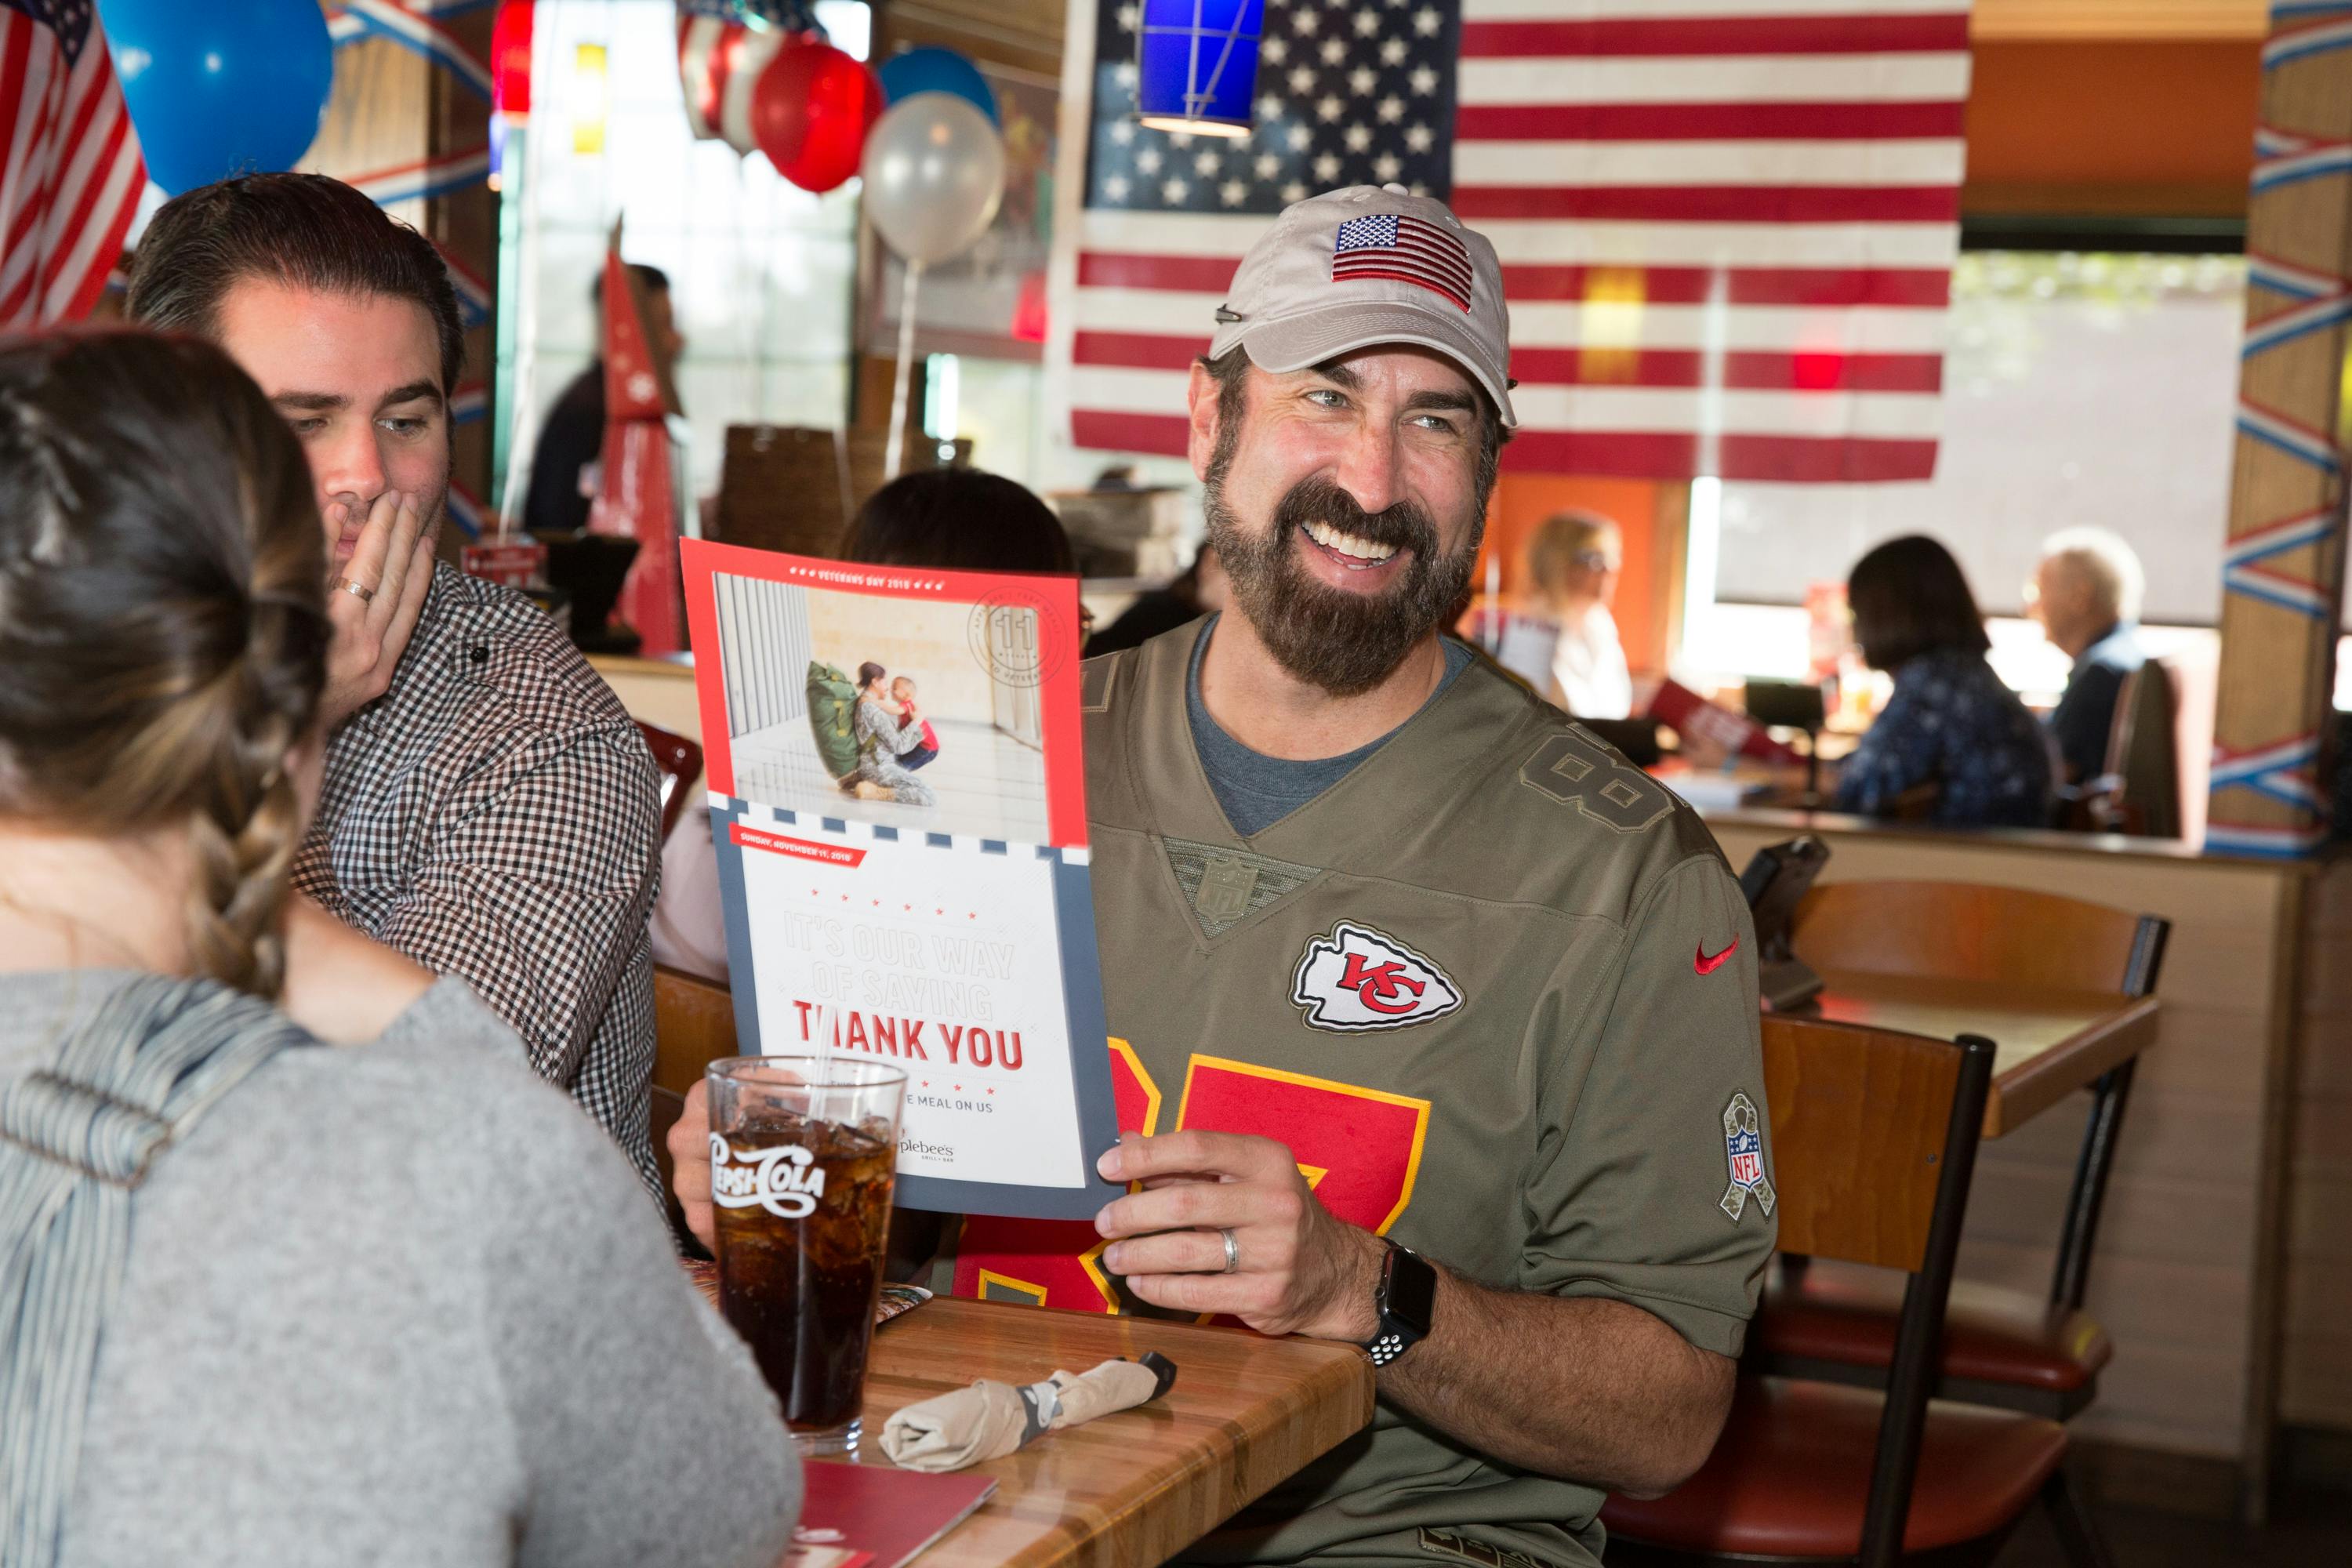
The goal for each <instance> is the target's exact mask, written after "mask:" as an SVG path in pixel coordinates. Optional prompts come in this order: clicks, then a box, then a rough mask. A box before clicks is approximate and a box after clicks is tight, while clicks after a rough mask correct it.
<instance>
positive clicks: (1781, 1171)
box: [1764, 1014, 1993, 1568]
mask: <svg viewBox="0 0 2352 1568" xmlns="http://www.w3.org/2000/svg"><path fill="white" fill-rule="evenodd" d="M1992 1058H1993V1045H1992V1042H1991V1041H1990V1040H1988V1039H1983V1038H1981V1037H1977V1036H1973V1035H1964V1036H1962V1037H1960V1038H1959V1039H1958V1040H1957V1041H1945V1040H1937V1039H1930V1038H1927V1037H1925V1036H1921V1035H1906V1034H1901V1033H1898V1032H1896V1031H1894V1030H1891V1029H1864V1028H1856V1027H1854V1026H1850V1025H1845V1024H1832V1023H1825V1022H1822V1021H1820V1020H1818V1019H1811V1018H1799V1017H1791V1016H1787V1015H1783V1014H1768V1015H1767V1016H1765V1018H1764V1093H1765V1096H1766V1098H1767V1099H1768V1100H1769V1101H1770V1104H1771V1111H1772V1150H1771V1154H1772V1171H1771V1175H1772V1177H1773V1179H1774V1182H1775V1184H1776V1187H1777V1189H1778V1194H1779V1200H1780V1246H1781V1247H1782V1248H1783V1249H1784V1250H1787V1251H1790V1252H1797V1253H1804V1254H1808V1255H1810V1256H1812V1257H1817V1258H1841V1259H1843V1260H1846V1261H1849V1262H1854V1263H1865V1264H1872V1265H1874V1266H1876V1267H1879V1268H1899V1269H1902V1270H1903V1271H1904V1272H1905V1273H1906V1274H1907V1275H1909V1276H1910V1281H1909V1284H1908V1286H1907V1287H1906V1289H1905V1290H1904V1293H1903V1314H1902V1317H1901V1318H1900V1319H1899V1320H1898V1321H1897V1322H1896V1324H1895V1353H1894V1356H1893V1359H1892V1360H1891V1361H1890V1362H1889V1363H1888V1366H1887V1377H1886V1405H1885V1410H1884V1411H1883V1412H1882V1413H1881V1415H1880V1416H1879V1424H1878V1443H1877V1448H1876V1452H1875V1454H1874V1457H1873V1459H1872V1464H1871V1478H1870V1492H1869V1500H1868V1501H1867V1502H1866V1503H1865V1504H1864V1510H1863V1527H1862V1551H1861V1553H1860V1557H1859V1562H1860V1563H1862V1564H1863V1568H1891V1565H1892V1564H1893V1563H1895V1561H1896V1560H1897V1558H1898V1557H1899V1556H1900V1555H1901V1552H1902V1547H1903V1530H1904V1522H1905V1521H1906V1519H1907V1518H1908V1517H1909V1515H1910V1511H1911V1489H1912V1483H1913V1482H1914V1480H1915V1479H1916V1477H1917V1475H1918V1468H1919V1446H1920V1441H1921V1437H1922V1435H1923V1433H1924V1432H1925V1430H1926V1426H1927V1397H1928V1395H1929V1394H1930V1393H1932V1392H1933V1390H1934V1388H1935V1384H1936V1378H1937V1363H1938V1362H1939V1361H1940V1359H1941V1350H1942V1345H1943V1339H1944V1311H1945V1307H1946V1305H1947V1304H1948V1301H1949V1300H1950V1299H1951V1293H1952V1269H1953V1265H1954V1263H1955V1261H1956V1260H1957V1259H1958V1256H1959V1250H1960V1224H1961V1221H1962V1220H1963V1219H1964V1218H1965V1217H1966V1216H1967V1213H1968V1202H1969V1183H1970V1181H1971V1180H1972V1179H1973V1178H1974V1176H1975V1174H1976V1161H1977V1142H1978V1140H1979V1137H1980V1136H1981V1135H1982V1131H1983V1126H1984V1109H1985V1099H1986V1096H1987V1095H1988V1094H1989V1093H1990V1090H1991V1088H1992Z"/></svg>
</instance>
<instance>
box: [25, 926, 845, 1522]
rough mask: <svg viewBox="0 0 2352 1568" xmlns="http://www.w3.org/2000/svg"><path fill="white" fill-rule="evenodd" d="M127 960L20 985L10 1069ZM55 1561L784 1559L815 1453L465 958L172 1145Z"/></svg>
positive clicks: (140, 1204)
mask: <svg viewBox="0 0 2352 1568" xmlns="http://www.w3.org/2000/svg"><path fill="white" fill-rule="evenodd" d="M128 978H129V977H128V976H127V975H126V974H124V973H121V972H113V971H100V970H83V971H79V972H73V973H58V972H50V973H32V974H5V975H0V1085H5V1084H6V1083H9V1082H11V1081H13V1080H15V1079H17V1078H19V1077H21V1076H22V1075H24V1074H25V1073H26V1072H29V1071H31V1070H33V1069H34V1068H37V1067H39V1066H41V1065H44V1064H45V1063H46V1062H47V1061H48V1060H49V1059H51V1057H52V1055H53V1051H54V1046H55V1043H56V1041H57V1040H58V1038H59V1037H60V1036H61V1033H62V1031H63V1030H64V1029H66V1028H69V1027H71V1026H72V1025H73V1024H74V1023H75V1022H76V1021H77V1020H79V1018H82V1017H85V1016H88V1015H89V1012H90V1011H91V1010H92V1009H94V1008H95V1007H96V1005H98V1003H99V1002H100V999H101V998H103V997H104V996H106V995H107V994H110V993H111V992H112V991H113V990H114V989H115V988H116V987H118V986H120V985H121V984H123V983H124V982H125V981H126V980H127V979H128ZM131 1216H132V1217H131V1226H132V1229H131V1256H130V1264H129V1268H128V1271H127V1274H126V1277H125V1279H124V1281H123V1287H122V1291H121V1296H120V1297H119V1298H118V1299H117V1300H116V1304H115V1308H114V1311H113V1313H112V1315H111V1316H110V1318H109V1320H108V1321H107V1323H106V1325H105V1329H104V1337H103V1339H102V1340H101V1342H100V1352H99V1362H98V1369H97V1374H96V1377H95V1380H94V1382H93V1384H92V1387H91V1394H90V1405H89V1425H88V1426H87V1428H86V1429H85V1436H84V1441H83V1446H82V1455H81V1467H80V1471H79V1476H78V1477H77V1479H76V1485H75V1489H74V1494H73V1501H72V1504H71V1505H70V1508H69V1510H68V1516H67V1520H66V1531H65V1540H64V1544H63V1551H62V1553H61V1562H62V1563H65V1564H66V1565H67V1568H98V1565H100V1564H104V1565H106V1568H125V1565H138V1564H158V1565H160V1564H164V1563H170V1564H173V1565H174V1568H215V1565H218V1568H228V1565H230V1564H246V1563H383V1564H409V1563H416V1564H427V1563H429V1564H434V1565H435V1568H440V1565H443V1564H456V1565H463V1568H476V1565H481V1564H507V1563H528V1564H547V1565H549V1568H556V1565H559V1564H560V1565H562V1568H583V1565H586V1568H594V1565H602V1564H612V1565H614V1568H620V1565H621V1564H632V1565H635V1564H642V1563H694V1564H697V1565H698V1568H700V1565H713V1564H739V1563H740V1564H743V1565H745V1568H751V1565H752V1564H758V1565H759V1568H767V1565H769V1564H772V1563H774V1562H775V1560H776V1559H777V1557H778V1556H779V1555H780V1554H781V1553H782V1551H783V1549H784V1546H785V1544H786V1542H788V1540H789V1539H790V1537H791V1533H792V1525H793V1518H794V1516H795V1514H796V1513H797V1512H798V1510H799V1502H800V1475H799V1470H798V1468H797V1466H796V1465H795V1463H794V1461H793V1455H792V1452H791V1447H790V1444H789V1441H788V1440H787V1438H786V1436H785V1434H784V1430H783V1426H782V1423H781V1422H780V1421H779V1420H778V1418H777V1414H776V1405H775V1401H774V1399H773V1398H772V1396H771V1395H770V1394H769V1393H768V1391H767V1389H766V1388H765V1387H764V1386H763V1385H762V1384H761V1382H760V1379H759V1373H758V1372H757V1371H756V1370H755V1369H754V1367H753V1366H752V1364H751V1358H750V1356H749V1355H748V1354H747V1353H746V1352H745V1351H744V1349H743V1346H742V1343H741V1342H740V1341H739V1340H737V1339H736V1338H735V1336H734V1335H733V1333H732V1332H731V1331H729V1330H728V1328H727V1327H726V1325H725V1324H724V1323H722V1322H720V1321H719V1318H718V1316H717V1315H716V1314H715V1313H713V1312H712V1311H711V1310H709V1308H708V1307H706V1306H705V1305H704V1304H703V1303H702V1301H701V1300H699V1299H698V1298H697V1296H696V1295H695V1293H694V1290H693V1288H692V1287H691V1286H690V1285H688V1282H687V1280H686V1279H685V1277H684V1276H683V1275H682V1274H681V1273H680V1271H679V1269H678V1267H677V1260H676V1258H675V1257H674V1255H673V1254H672V1252H671V1250H670V1247H669V1243H668V1240H667V1237H664V1235H663V1234H662V1230H661V1226H660V1224H659V1222H658V1221H656V1219H655V1217H654V1216H653V1215H652V1214H651V1213H649V1212H648V1211H647V1207H646V1201H645V1194H644V1189H643V1188H642V1187H641V1186H640V1185H639V1184H638V1183H637V1181H636V1179H635V1176H634V1175H633V1174H632V1173H631V1171H630V1169H629V1166H628V1164H627V1163H625V1161H624V1160H623V1159H622V1158H621V1156H620V1154H619V1153H618V1152H617V1151H616V1150H615V1149H614V1146H613V1143H612V1141H611V1140H610V1139H609V1138H607V1137H606V1136H605V1135H604V1132H603V1131H600V1130H599V1129H598V1128H597V1127H596V1126H595V1124H594V1123H593V1122H591V1121H589V1120H588V1119H587V1118H586V1117H584V1116H583V1115H581V1114H580V1110H579V1108H578V1107H577V1106H575V1105H573V1104H572V1102H571V1101H569V1100H566V1099H565V1098H564V1097H563V1096H562V1094H561V1093H559V1092H557V1091H556V1090H554V1089H550V1088H548V1087H547V1086H546V1085H545V1084H543V1083H541V1082H540V1081H539V1079H537V1078H535V1077H534V1076H533V1075H532V1073H531V1071H530V1068H529V1067H528V1066H527V1065H526V1064H525V1062H524V1058H523V1055H522V1051H521V1048H520V1045H519V1043H518V1042H517V1040H516V1038H515V1037H514V1035H513V1033H512V1032H511V1031H510V1030H509V1029H508V1028H507V1026H505V1025H504V1024H501V1023H499V1021H498V1020H497V1019H496V1018H495V1017H493V1016H491V1015H490V1014H489V1013H488V1012H487V1011H486V1010H484V1008H483V1007H482V1006H481V1005H480V1004H479V1003H478V1002H477V1001H476V1000H475V999H474V996H473V994H472V993H471V992H469V991H467V989H466V987H465V985H464V984H463V983H462V982H459V981H454V980H443V981H441V982H440V983H439V984H436V985H435V986H434V987H433V989H432V990H431V991H430V992H428V993H427V994H425V996H424V997H423V998H421V999H420V1000H419V1001H418V1002H417V1003H416V1004H415V1005H414V1006H413V1007H411V1008H410V1009H409V1010H408V1011H407V1012H406V1013H405V1014H404V1015H403V1016H401V1017H400V1019H399V1020H398V1021H397V1022H395V1023H394V1026H392V1028H391V1029H389V1030H388V1031H386V1033H385V1034H384V1036H383V1038H382V1039H380V1040H378V1041H376V1042H374V1043H373V1044H371V1045H367V1046H362V1047H353V1048H348V1049H338V1048H335V1047H305V1048H299V1049H296V1050H292V1051H289V1052H287V1053H285V1054H283V1055H281V1056H279V1057H278V1058H276V1059H274V1060H272V1061H271V1062H269V1063H268V1065H266V1066H264V1067H263V1068H260V1069H258V1070H257V1072H255V1074H254V1075H253V1076H252V1077H251V1078H249V1079H247V1080H246V1081H245V1082H244V1083H242V1084H240V1085H239V1086H237V1088H236V1089H235V1090H234V1091H233V1092H231V1093H230V1094H229V1095H228V1096H227V1097H226V1099H224V1100H221V1102H220V1103H219V1104H218V1105H217V1106H215V1108H214V1109H213V1110H211V1111H210V1112H209V1113H208V1114H207V1115H205V1117H204V1118H203V1119H202V1120H201V1121H198V1122H197V1123H196V1124H195V1126H194V1128H193V1130H192V1131H190V1132H189V1133H188V1135H187V1137H186V1138H185V1139H184V1141H183V1142H180V1143H178V1144H176V1145H174V1146H173V1147H171V1148H169V1149H167V1150H165V1151H164V1152H163V1155H162V1156H161V1158H159V1159H158V1160H157V1162H156V1163H155V1168H154V1173H153V1174H152V1176H151V1177H150V1178H149V1179H148V1181H147V1183H146V1184H145V1185H144V1186H143V1187H142V1188H141V1189H140V1191H139V1194H138V1196H137V1198H136V1199H135V1200H134V1202H133V1205H132V1209H131Z"/></svg>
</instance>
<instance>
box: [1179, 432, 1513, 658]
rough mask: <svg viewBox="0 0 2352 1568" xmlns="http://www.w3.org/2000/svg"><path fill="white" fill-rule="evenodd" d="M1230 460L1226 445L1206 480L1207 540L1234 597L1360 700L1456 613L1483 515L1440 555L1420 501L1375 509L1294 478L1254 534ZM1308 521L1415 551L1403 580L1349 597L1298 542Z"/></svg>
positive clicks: (1263, 637)
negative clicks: (1233, 503) (1320, 576)
mask: <svg viewBox="0 0 2352 1568" xmlns="http://www.w3.org/2000/svg"><path fill="white" fill-rule="evenodd" d="M1232 458H1233V453H1232V451H1231V450H1223V451H1220V452H1218V453H1217V454H1216V456H1215V458H1214V459H1213V461H1212V462H1211V463H1210V465H1209V472H1208V475H1207V477H1206V479H1204V481H1203V488H1204V492H1205V493H1204V496H1203V503H1202V504H1203V510H1205V512H1206V514H1207V517H1208V523H1209V542H1210V543H1212V544H1213V545H1215V546H1216V547H1217V561H1218V563H1219V564H1220V565H1222V566H1223V568H1224V571H1225V575H1226V576H1227V577H1228V578H1229V579H1230V580H1231V582H1232V593H1233V597H1234V604H1235V605H1238V606H1239V607H1240V609H1241V612H1242V613H1243V614H1244V616H1248V617H1249V623H1250V625H1251V626H1253V627H1254V628H1255V630H1256V632H1257V635H1258V640H1259V641H1261V642H1263V643H1264V644H1265V646H1266V647H1267V649H1268V650H1269V651H1270V652H1272V653H1273V655H1274V657H1275V658H1276V661H1278V662H1279V663H1280V664H1281V666H1282V668H1285V669H1286V670H1288V671H1289V672H1290V673H1291V674H1292V675H1294V676H1296V677H1297V679H1300V680H1303V681H1306V682H1307V684H1309V685H1311V686H1318V687H1320V688H1322V689H1324V690H1325V691H1328V692H1329V693H1330V694H1331V695H1332V696H1334V697H1353V696H1355V695H1357V694H1358V693H1360V692H1364V691H1369V690H1370V689H1372V688H1373V687H1375V686H1378V685H1379V684H1380V683H1381V681H1383V680H1385V679H1388V678H1389V677H1390V676H1391V674H1393V673H1395V671H1396V668H1397V666H1399V665H1400V664H1402V663H1403V662H1404V657H1405V655H1406V654H1408V653H1410V652H1412V649H1413V648H1414V647H1416V646H1417V645H1419V643H1420V642H1421V640H1422V639H1423V637H1427V636H1428V635H1429V634H1430V633H1431V632H1432V631H1433V630H1434V629H1436V627H1437V626H1439V625H1441V624H1442V623H1443V622H1444V621H1446V620H1447V619H1449V618H1450V617H1451V615H1452V613H1453V612H1454V606H1455V605H1457V604H1458V603H1459V602H1460V601H1461V599H1462V597H1463V595H1464V594H1465V591H1466V590H1467V589H1468V587H1469V585H1470V572H1471V568H1472V566H1473V565H1474V564H1475V563H1476V561H1477V557H1478V539H1479V535H1480V534H1481V533H1482V532H1483V531H1484V521H1485V520H1484V519H1483V518H1481V519H1478V520H1476V521H1474V522H1473V523H1472V525H1471V526H1470V528H1469V529H1468V530H1467V531H1465V534H1464V537H1463V540H1462V542H1461V543H1460V544H1459V545H1458V546H1456V547H1455V549H1454V552H1453V553H1451V554H1441V553H1440V552H1439V550H1438V542H1437V527H1436V525H1435V524H1434V523H1433V522H1432V521H1430V518H1429V514H1428V513H1427V512H1426V511H1423V510H1422V509H1421V508H1420V507H1419V506H1417V505H1415V504H1414V503H1412V501H1409V500H1400V501H1398V502H1397V503H1396V504H1395V505H1394V506H1391V507H1390V508H1388V509H1387V510H1384V511H1377V512H1368V511H1366V510H1364V509H1363V508H1362V507H1360V506H1359V505H1357V504H1356V500H1355V498H1354V497H1353V496H1350V495H1349V493H1348V492H1347V491H1346V490H1344V489H1341V488H1340V487H1339V486H1338V485H1337V484H1334V483H1333V482H1332V481H1331V480H1329V479H1320V478H1318V479H1302V480H1300V481H1299V482H1298V483H1297V484H1296V485H1293V486H1292V487H1291V488H1290V490H1289V492H1288V493H1287V494H1286V495H1285V496H1284V497H1283V498H1282V500H1279V501H1278V502H1276V505H1275V509H1274V520H1273V524H1272V526H1271V527H1269V528H1267V529H1266V530H1265V531H1264V532H1261V533H1252V532H1251V531H1249V530H1248V528H1247V527H1246V526H1245V525H1244V523H1243V522H1242V521H1241V520H1240V519H1239V518H1237V517H1235V516H1234V513H1233V510H1232V509H1230V508H1229V507H1227V506H1226V505H1225V498H1224V479H1225V473H1226V470H1227V469H1228V468H1230V467H1231V464H1232ZM1308 522H1323V523H1327V524H1328V525H1329V526H1331V527H1333V528H1335V529H1338V530H1339V531H1340V532H1342V533H1347V534H1353V535H1354V536H1355V537H1356V538H1358V539H1363V540H1369V541H1370V542H1373V543H1375V544H1392V545H1394V546H1396V547H1397V548H1398V549H1400V550H1410V551H1412V560H1411V561H1409V562H1408V563H1406V565H1405V568H1404V575H1403V578H1402V581H1401V582H1398V583H1396V584H1391V586H1390V587H1389V588H1388V589H1386V590H1385V591H1383V592H1381V593H1378V594H1351V593H1349V592H1348V591H1346V590H1345V589H1341V588H1334V587H1332V586H1330V585H1329V584H1325V583H1319V582H1318V581H1316V580H1315V578H1314V577H1313V576H1312V575H1311V574H1309V573H1308V572H1307V567H1306V564H1305V563H1302V562H1301V561H1299V560H1298V558H1297V554H1296V546H1294V544H1293V543H1292V539H1293V536H1294V535H1296V534H1297V533H1298V532H1299V531H1301V529H1302V528H1303V527H1304V526H1305V525H1306V524H1307V523H1308Z"/></svg>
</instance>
